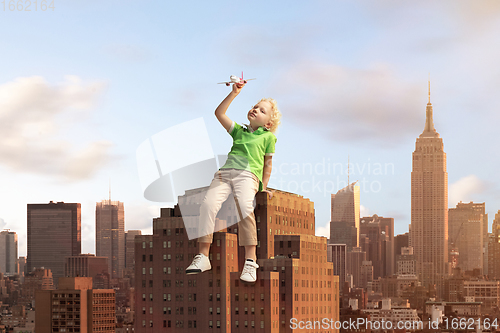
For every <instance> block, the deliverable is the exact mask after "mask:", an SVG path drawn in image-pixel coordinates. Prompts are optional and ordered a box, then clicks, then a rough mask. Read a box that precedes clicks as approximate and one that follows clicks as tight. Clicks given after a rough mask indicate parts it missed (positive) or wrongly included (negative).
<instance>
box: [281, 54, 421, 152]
mask: <svg viewBox="0 0 500 333" xmlns="http://www.w3.org/2000/svg"><path fill="white" fill-rule="evenodd" d="M275 85H276V86H279V97H278V98H279V101H280V103H281V104H280V108H281V109H282V110H286V111H284V113H283V118H284V119H285V117H286V118H287V119H290V120H291V121H293V122H295V123H296V124H297V125H300V126H305V127H308V128H312V129H314V130H315V131H319V132H320V133H322V134H323V135H324V136H327V137H329V138H330V139H332V140H334V141H340V142H346V141H349V142H352V141H365V142H368V143H380V142H383V143H385V144H397V143H398V142H399V141H400V140H401V139H402V138H403V137H406V136H408V135H410V136H412V137H413V136H415V133H418V132H419V130H422V129H423V124H424V122H425V119H423V117H424V116H425V104H424V103H425V101H422V98H421V96H422V89H421V87H417V86H416V85H415V84H411V83H408V82H405V80H402V79H400V78H398V77H397V76H396V75H395V74H394V73H393V71H392V70H391V68H389V67H388V66H386V65H375V66H373V67H372V68H370V69H359V68H347V67H342V66H338V65H334V64H329V63H324V62H323V63H321V62H317V61H307V62H301V63H299V64H296V65H294V66H291V67H290V69H289V70H288V72H286V73H285V74H284V75H283V76H282V77H280V78H279V82H275ZM419 96H420V98H419ZM281 101H282V102H281ZM421 127H422V128H421Z"/></svg>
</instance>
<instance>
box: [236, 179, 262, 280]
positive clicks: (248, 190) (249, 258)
mask: <svg viewBox="0 0 500 333" xmlns="http://www.w3.org/2000/svg"><path fill="white" fill-rule="evenodd" d="M258 189H259V180H258V178H257V176H255V175H254V174H253V173H251V172H248V171H244V172H239V174H238V175H235V177H234V178H233V194H234V199H235V202H236V208H237V210H238V213H239V217H240V221H239V222H238V229H239V231H238V238H239V245H240V246H245V264H244V266H243V271H242V272H241V276H240V279H241V280H242V281H244V282H248V283H254V282H255V281H256V280H257V268H259V265H257V262H256V260H257V257H256V253H255V252H256V248H257V226H256V223H255V215H254V213H253V210H254V199H255V194H256V193H257V191H258Z"/></svg>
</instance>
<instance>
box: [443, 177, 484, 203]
mask: <svg viewBox="0 0 500 333" xmlns="http://www.w3.org/2000/svg"><path fill="white" fill-rule="evenodd" d="M485 190H486V184H485V183H484V182H483V181H482V180H481V179H479V178H478V177H477V176H476V175H469V176H466V177H463V178H460V179H459V180H457V181H456V182H455V183H453V184H451V185H450V188H449V191H448V203H449V205H451V206H454V205H455V204H456V203H458V202H460V201H462V202H469V201H473V200H474V198H476V195H477V194H481V193H483V192H484V191H485Z"/></svg>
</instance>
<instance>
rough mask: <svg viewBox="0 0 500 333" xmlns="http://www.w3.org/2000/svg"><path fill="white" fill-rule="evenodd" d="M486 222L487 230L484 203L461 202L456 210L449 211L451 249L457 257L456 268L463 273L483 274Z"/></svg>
mask: <svg viewBox="0 0 500 333" xmlns="http://www.w3.org/2000/svg"><path fill="white" fill-rule="evenodd" d="M485 217H486V218H485ZM485 221H486V228H487V227H488V216H487V214H485V207H484V203H482V204H476V203H473V202H470V203H462V202H459V203H458V204H457V206H456V207H455V208H450V209H449V210H448V236H449V238H448V244H449V249H450V253H451V251H453V254H454V255H456V256H457V259H456V267H460V269H462V270H463V271H472V270H474V269H479V271H480V272H483V263H484V258H483V253H484V252H485V251H484V243H483V241H484V240H485V235H484V229H483V228H484V227H485Z"/></svg>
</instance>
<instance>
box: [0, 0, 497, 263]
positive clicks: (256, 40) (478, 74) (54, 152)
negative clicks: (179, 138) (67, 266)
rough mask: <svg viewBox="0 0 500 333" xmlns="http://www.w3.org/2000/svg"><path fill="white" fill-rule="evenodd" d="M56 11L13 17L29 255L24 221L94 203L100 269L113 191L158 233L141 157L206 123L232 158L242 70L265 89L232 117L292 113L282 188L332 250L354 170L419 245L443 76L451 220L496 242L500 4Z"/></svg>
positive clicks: (13, 75)
mask: <svg viewBox="0 0 500 333" xmlns="http://www.w3.org/2000/svg"><path fill="white" fill-rule="evenodd" d="M47 3H50V2H47ZM24 4H25V5H26V4H27V2H26V1H25V2H24ZM54 5H55V8H54V10H50V9H49V10H47V11H42V10H41V8H40V3H38V10H37V11H34V6H33V5H32V7H31V8H32V11H31V12H27V11H20V10H17V9H16V10H14V11H10V10H9V8H8V4H7V5H6V8H5V10H4V9H3V8H2V7H1V6H2V5H0V29H1V31H2V34H0V50H1V52H0V54H1V56H0V59H1V61H0V133H2V134H3V135H2V136H3V140H2V141H0V189H1V191H0V228H9V229H11V230H12V231H16V232H17V233H18V235H19V254H20V255H25V254H26V204H27V203H47V202H49V201H50V200H53V201H64V202H80V203H81V204H82V239H83V245H82V251H83V252H84V253H95V245H94V238H95V227H94V224H95V221H94V219H95V217H94V216H95V202H97V201H100V200H102V199H106V198H107V197H108V185H109V183H111V187H112V199H113V200H120V201H123V202H124V203H125V223H126V229H141V230H143V232H144V233H150V232H151V223H152V222H151V221H152V218H153V217H156V216H158V215H159V207H161V206H162V205H161V204H159V203H153V202H148V201H147V200H145V199H144V198H143V196H142V189H141V186H140V183H139V177H138V171H137V166H136V160H135V158H136V157H135V156H136V155H135V152H136V149H137V147H138V146H139V144H140V143H141V142H143V141H144V140H146V139H147V138H149V137H151V136H152V135H154V134H155V133H158V132H160V131H162V130H164V129H167V128H169V127H171V126H174V125H177V124H181V123H183V122H186V121H189V120H193V119H196V118H200V117H203V119H204V121H205V124H206V126H207V130H208V134H209V137H210V142H211V145H212V148H213V152H214V153H215V154H225V153H227V152H228V151H229V149H230V146H231V140H230V137H229V136H228V135H227V133H225V131H224V129H223V128H222V126H221V125H220V124H219V123H218V122H217V120H216V119H215V117H214V116H213V111H214V109H215V108H216V107H217V105H218V104H219V103H220V101H222V99H223V98H224V97H225V96H226V95H227V93H228V92H229V88H227V87H225V86H223V85H217V84H215V83H217V82H221V81H224V80H227V79H228V78H229V75H231V74H239V73H240V72H241V71H244V73H245V76H246V77H255V78H257V80H255V81H251V82H250V83H249V84H248V85H247V86H246V87H245V88H244V90H243V92H242V93H241V94H240V95H239V96H238V98H237V99H236V100H235V101H234V102H233V104H232V105H231V107H230V109H229V110H228V115H229V116H230V118H232V119H233V120H235V121H237V122H240V123H241V122H245V120H246V119H245V115H246V111H247V110H248V109H249V107H250V106H251V105H253V104H254V103H255V102H257V101H258V100H259V99H260V98H262V97H273V98H275V99H276V100H277V101H278V104H279V107H280V109H281V111H282V113H283V119H282V125H281V127H280V128H279V132H278V135H277V137H278V142H277V145H276V155H275V157H274V162H273V165H274V166H275V169H274V170H273V174H272V178H271V182H270V186H273V187H275V188H279V189H282V190H285V191H293V192H296V193H298V194H300V195H303V196H304V197H306V198H310V199H311V200H312V201H314V202H315V208H316V231H317V234H318V235H327V233H328V222H329V219H330V194H331V193H332V192H333V193H334V192H336V190H337V189H338V188H339V187H341V185H343V184H344V183H345V182H346V181H347V174H346V170H347V160H348V156H349V159H350V162H351V163H352V168H351V176H350V178H351V180H359V181H360V182H363V183H362V184H363V186H362V188H361V204H362V206H363V207H362V214H363V215H365V216H366V215H372V214H378V215H381V216H385V217H394V218H395V230H396V233H404V232H406V231H407V230H408V224H409V223H410V172H411V153H412V152H413V150H414V147H415V139H416V137H417V136H418V135H419V134H420V133H421V132H422V130H423V127H424V121H425V105H426V103H427V98H428V97H427V81H428V78H429V75H430V79H431V102H432V104H433V107H434V124H435V127H436V129H437V131H438V132H439V133H440V135H441V137H443V139H444V147H445V152H446V153H447V162H448V163H447V167H448V175H449V207H454V206H455V205H456V203H457V202H458V201H460V200H462V201H465V202H467V201H471V200H473V201H475V202H486V209H487V212H488V213H489V221H490V225H491V223H492V221H493V218H494V215H495V213H496V212H497V211H498V210H499V209H500V200H499V199H500V195H499V194H498V193H499V187H500V177H499V176H498V168H497V167H496V166H497V165H498V163H499V157H498V154H497V153H496V151H497V148H496V147H497V144H498V135H496V133H497V132H498V126H497V124H498V121H499V118H500V115H499V113H498V109H499V107H500V100H499V98H498V97H497V96H498V93H497V87H498V86H499V83H500V69H499V67H498V64H497V59H499V58H500V54H499V53H500V37H499V35H498V33H497V32H498V31H499V28H500V15H499V14H500V4H499V3H498V2H495V1H482V2H481V4H480V5H478V4H477V3H475V2H473V1H460V0H459V1H439V2H435V1H418V2H416V1H349V2H347V1H308V2H299V1H273V2H264V1H239V2H229V1H211V2H201V1H200V2H171V1H165V2H159V1H156V2H153V1H141V2H138V1H92V0H90V1H89V0H87V1H80V0H74V1H57V0H55V1H54ZM329 165H330V169H329V168H328V166H329ZM334 165H336V167H335V168H334V167H333V166H334ZM310 168H312V171H310ZM323 168H324V171H323ZM328 170H331V172H330V173H328ZM332 170H333V171H332ZM325 189H326V190H325Z"/></svg>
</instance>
